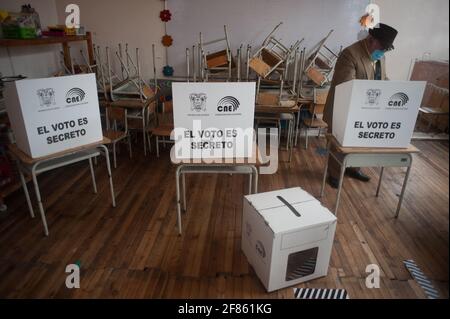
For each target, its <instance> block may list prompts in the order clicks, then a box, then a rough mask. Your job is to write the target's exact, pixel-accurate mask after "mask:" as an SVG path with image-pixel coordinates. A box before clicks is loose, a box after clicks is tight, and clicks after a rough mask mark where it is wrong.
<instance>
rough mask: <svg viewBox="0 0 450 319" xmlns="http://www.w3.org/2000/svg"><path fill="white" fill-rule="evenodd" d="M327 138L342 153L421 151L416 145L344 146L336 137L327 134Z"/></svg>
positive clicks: (405, 152)
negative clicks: (394, 146)
mask: <svg viewBox="0 0 450 319" xmlns="http://www.w3.org/2000/svg"><path fill="white" fill-rule="evenodd" d="M327 140H328V141H330V142H331V143H332V145H334V146H336V149H337V151H338V152H340V153H344V154H410V153H420V150H419V149H418V148H416V147H415V146H414V145H409V146H408V147H407V148H379V147H343V146H341V144H340V143H339V142H338V140H337V139H336V137H334V135H331V134H327Z"/></svg>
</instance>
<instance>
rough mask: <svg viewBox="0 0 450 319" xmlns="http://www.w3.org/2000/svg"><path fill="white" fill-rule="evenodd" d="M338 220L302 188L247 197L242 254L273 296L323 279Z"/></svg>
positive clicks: (245, 199)
mask: <svg viewBox="0 0 450 319" xmlns="http://www.w3.org/2000/svg"><path fill="white" fill-rule="evenodd" d="M280 197H281V198H282V199H283V200H281V199H280ZM286 202H287V203H289V205H290V206H291V207H292V208H293V209H294V210H295V211H296V213H294V212H293V211H292V210H291V209H290V208H289V206H288V205H286ZM336 222H337V220H336V217H335V216H334V215H333V214H332V213H331V212H330V211H329V210H328V209H327V208H325V207H323V206H322V205H321V204H320V202H319V201H317V200H316V199H315V198H314V197H312V196H311V195H310V194H308V193H307V192H305V191H304V190H302V189H301V188H299V187H297V188H291V189H285V190H279V191H274V192H269V193H262V194H257V195H249V196H245V198H244V211H243V216H242V250H243V252H244V254H245V256H246V257H247V260H248V262H249V263H250V264H251V265H252V266H253V268H254V270H255V272H256V274H257V275H258V277H259V279H260V280H261V282H262V283H263V285H264V287H266V289H267V291H269V292H271V291H274V290H278V289H282V288H285V287H289V286H292V285H296V284H299V283H302V282H305V281H309V280H312V279H315V278H318V277H323V276H326V275H327V272H328V264H329V261H330V256H331V249H332V244H333V239H334V233H335V230H336Z"/></svg>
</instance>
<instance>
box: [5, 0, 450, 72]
mask: <svg viewBox="0 0 450 319" xmlns="http://www.w3.org/2000/svg"><path fill="white" fill-rule="evenodd" d="M25 2H26V3H30V4H31V5H32V6H34V7H35V8H36V9H37V10H38V12H39V14H40V16H41V22H42V25H43V27H46V26H47V25H50V24H56V23H64V21H65V15H66V13H65V6H66V5H67V4H69V3H72V2H75V3H77V4H79V5H80V8H81V23H82V24H83V25H85V26H86V28H87V30H91V31H93V32H94V34H93V35H94V43H96V44H98V45H101V46H102V47H104V46H106V45H109V46H114V45H117V43H119V42H128V43H129V45H130V47H139V48H141V49H142V71H143V74H144V75H145V77H146V78H150V77H152V76H153V70H152V63H151V59H152V54H151V44H152V43H155V44H156V59H157V71H158V75H161V68H162V66H164V65H165V64H166V57H165V50H164V48H163V46H162V45H161V37H162V35H163V34H164V33H165V32H164V24H163V23H162V22H161V20H160V19H159V12H160V11H161V10H162V9H163V6H164V2H163V1H161V0H127V1H124V0H95V1H93V0H77V1H73V0H28V1H25ZM25 2H24V3H25ZM368 2H369V0H283V1H279V0H227V1H221V0H189V1H187V0H170V1H168V8H169V9H170V10H171V11H172V13H173V16H172V21H170V22H169V23H168V25H167V27H168V34H170V35H172V37H173V38H174V45H173V46H172V47H169V49H168V52H169V63H170V64H171V65H172V66H174V67H175V72H176V74H178V75H184V73H185V56H184V54H185V49H186V47H190V46H191V45H192V44H193V43H194V42H197V41H198V32H199V31H202V32H203V33H204V35H205V39H211V38H216V37H219V36H221V35H222V28H223V25H224V24H227V25H228V26H229V31H230V37H231V41H232V45H233V49H234V51H235V49H236V47H237V45H238V44H240V43H244V44H247V43H249V44H252V45H253V46H254V47H257V46H258V45H259V44H260V42H261V41H262V39H263V38H264V37H265V36H266V35H267V34H268V32H269V31H270V30H271V29H272V28H273V26H275V25H276V24H277V23H278V22H280V21H284V25H283V26H282V28H281V29H280V30H279V32H278V33H277V36H278V37H279V38H281V40H282V41H285V42H286V43H290V42H291V41H293V40H294V39H297V38H299V37H305V38H306V41H305V45H306V46H307V47H310V46H312V45H314V44H315V43H316V42H317V41H318V40H319V39H320V38H321V37H322V36H323V35H325V34H326V33H327V32H328V30H329V29H331V28H334V29H335V30H336V32H335V34H334V35H333V36H332V38H331V39H330V42H329V43H330V45H331V46H332V47H333V48H337V47H338V46H339V45H343V46H346V45H348V44H350V43H351V42H353V41H355V40H356V38H357V32H358V25H357V23H356V21H357V20H358V18H359V17H360V16H361V15H362V12H363V10H364V8H365V6H366V4H367V3H368ZM373 2H375V3H377V4H378V5H379V6H380V7H381V20H382V21H383V22H385V23H387V24H391V25H392V26H394V27H396V28H397V29H398V30H399V32H400V33H399V36H398V38H397V41H396V50H395V51H393V52H391V53H389V54H388V56H387V63H388V73H389V77H390V78H392V79H401V80H405V79H407V76H408V72H409V68H410V62H411V60H412V59H414V58H421V57H422V56H423V55H424V54H425V53H431V58H433V59H445V60H448V56H449V53H448V50H449V40H448V30H449V22H448V21H449V13H448V11H449V1H448V0H426V1H425V0H395V1H393V0H373ZM21 4H22V2H20V1H16V0H0V8H2V9H6V10H11V11H19V10H20V5H21ZM59 50H60V46H58V45H55V46H42V47H34V48H12V49H11V50H10V52H11V56H12V58H11V60H10V59H9V58H8V55H7V53H6V49H5V48H0V71H1V72H3V74H8V75H9V74H12V65H13V66H14V69H15V71H16V72H15V73H16V74H18V73H21V74H24V75H27V76H30V77H38V76H47V75H49V74H51V73H53V72H55V71H56V70H58V69H59V68H60V64H59V61H60V56H59ZM73 51H74V53H75V51H76V50H75V49H74V50H73ZM74 56H76V54H74Z"/></svg>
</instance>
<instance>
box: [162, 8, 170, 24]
mask: <svg viewBox="0 0 450 319" xmlns="http://www.w3.org/2000/svg"><path fill="white" fill-rule="evenodd" d="M159 17H160V18H161V20H162V21H164V22H167V21H170V19H172V13H170V11H169V10H163V11H161V12H160V13H159Z"/></svg>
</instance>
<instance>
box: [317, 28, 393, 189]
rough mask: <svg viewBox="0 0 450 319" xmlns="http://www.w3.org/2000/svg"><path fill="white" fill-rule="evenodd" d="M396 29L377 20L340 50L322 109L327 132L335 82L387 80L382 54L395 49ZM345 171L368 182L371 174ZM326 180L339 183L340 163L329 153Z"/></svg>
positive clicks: (356, 170) (336, 185)
mask: <svg viewBox="0 0 450 319" xmlns="http://www.w3.org/2000/svg"><path fill="white" fill-rule="evenodd" d="M397 33H398V32H397V30H395V29H394V28H392V27H390V26H388V25H386V24H383V23H380V24H379V25H377V26H376V27H375V28H373V29H370V30H369V35H368V36H367V38H365V39H363V40H361V41H358V42H356V43H354V44H352V45H351V46H349V47H348V48H345V49H344V50H343V51H342V53H341V54H340V56H339V58H338V60H337V62H336V67H335V71H334V76H333V80H332V82H331V87H330V91H329V94H328V98H327V102H326V105H325V110H324V114H323V119H324V121H325V122H326V123H327V124H328V128H329V132H330V133H332V132H333V113H334V112H339V111H340V110H338V109H334V93H335V88H336V86H337V85H339V84H341V83H344V82H347V81H351V80H387V78H386V64H385V58H384V54H385V53H386V52H388V51H391V50H393V49H394V45H393V44H394V40H395V38H396V36H397ZM346 174H347V175H349V176H350V177H353V178H356V179H358V180H361V181H364V182H368V181H369V180H370V178H369V177H368V176H367V175H365V174H364V173H362V172H361V169H359V168H349V169H347V170H346ZM328 183H329V184H330V185H331V186H332V187H334V188H337V187H338V185H339V164H338V163H337V162H336V160H335V159H334V158H332V157H330V161H329V167H328Z"/></svg>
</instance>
